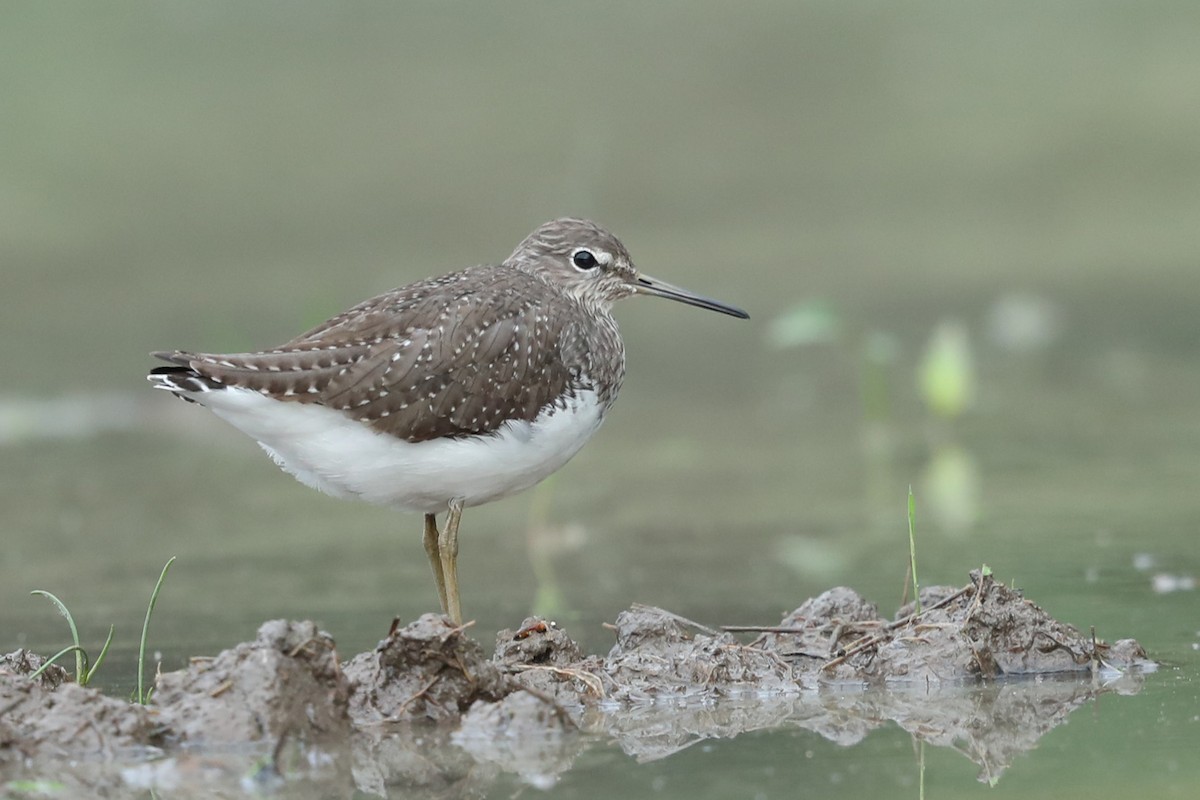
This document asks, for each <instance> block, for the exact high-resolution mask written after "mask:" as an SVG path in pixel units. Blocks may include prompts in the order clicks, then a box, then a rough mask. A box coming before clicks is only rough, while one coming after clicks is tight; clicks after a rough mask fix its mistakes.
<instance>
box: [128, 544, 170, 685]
mask: <svg viewBox="0 0 1200 800" xmlns="http://www.w3.org/2000/svg"><path fill="white" fill-rule="evenodd" d="M174 563H175V556H171V557H170V558H169V559H167V563H166V564H164V565H163V568H162V572H161V573H160V574H159V576H158V583H156V584H154V592H153V593H152V594H151V595H150V605H148V606H146V620H145V622H143V623H142V638H141V641H140V642H139V643H138V677H137V702H138V704H139V705H145V704H146V703H147V702H149V700H150V692H147V691H146V690H145V686H146V683H145V669H146V635H147V634H148V633H149V631H150V617H151V615H152V614H154V606H155V604H156V603H158V593H159V591H161V590H162V585H163V581H165V580H166V579H167V570H169V569H170V568H171V565H172V564H174ZM151 691H153V690H151Z"/></svg>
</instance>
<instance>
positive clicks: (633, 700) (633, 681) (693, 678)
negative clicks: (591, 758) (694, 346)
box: [0, 573, 1150, 796]
mask: <svg viewBox="0 0 1200 800" xmlns="http://www.w3.org/2000/svg"><path fill="white" fill-rule="evenodd" d="M921 605H922V613H920V614H916V613H915V607H907V608H904V609H901V610H900V612H899V613H898V614H897V615H896V616H895V617H894V618H892V619H885V618H883V617H881V616H880V615H879V613H878V611H877V610H876V608H875V606H873V605H872V604H870V603H868V602H866V601H865V600H864V599H862V598H861V597H859V596H858V595H857V594H856V593H854V592H853V591H852V590H849V589H845V588H838V589H832V590H830V591H828V592H825V593H824V594H822V595H820V596H819V597H816V598H813V599H811V600H808V601H807V602H805V603H804V604H802V605H801V606H800V607H799V608H797V609H796V610H795V611H793V612H792V613H791V614H788V615H787V616H786V617H784V618H783V619H782V620H780V621H779V622H778V623H776V624H771V625H767V626H753V627H741V628H731V629H724V630H722V629H718V628H712V627H709V626H706V625H703V624H700V623H698V622H694V621H691V620H687V619H684V618H682V617H680V616H677V615H675V614H672V613H670V612H668V611H665V610H663V609H658V608H651V607H646V606H634V607H633V608H631V609H629V610H628V611H625V612H623V613H622V614H620V615H619V616H618V618H617V620H616V623H615V625H613V626H611V627H612V628H613V631H614V634H615V644H614V645H613V647H612V649H611V650H610V651H609V652H608V653H607V654H606V655H603V656H600V655H585V654H584V653H582V652H581V651H580V649H579V647H578V646H577V645H576V644H575V642H574V641H572V640H571V639H570V638H569V636H568V635H567V633H566V632H565V631H563V630H561V629H559V628H558V627H557V626H555V625H554V624H553V623H551V622H547V621H545V620H541V619H536V618H533V619H528V620H525V622H524V623H523V624H522V626H521V627H520V628H517V629H513V630H505V631H501V632H500V633H499V634H498V636H497V638H496V646H495V649H494V651H493V653H492V655H490V656H488V655H487V654H486V653H485V651H484V649H483V647H482V646H481V645H480V644H479V643H477V642H476V641H474V640H473V639H472V638H470V636H469V635H468V634H469V633H470V628H469V626H464V627H456V626H454V625H452V624H451V623H450V622H449V621H448V620H447V619H446V618H444V617H441V616H437V615H432V614H427V615H425V616H422V617H421V618H420V619H418V620H416V621H415V622H412V623H409V624H408V625H404V626H401V625H400V624H398V623H393V625H392V627H391V629H390V630H389V632H388V634H387V636H386V637H385V638H384V639H383V640H382V641H381V642H380V643H379V645H378V646H377V647H376V648H375V649H374V650H373V651H370V652H367V653H361V654H359V655H357V656H354V657H353V658H351V659H349V660H348V661H345V662H342V661H341V659H340V657H339V654H338V653H337V650H336V648H335V645H334V641H333V639H332V638H331V637H330V636H329V635H328V634H326V633H324V632H322V631H320V630H318V628H317V626H316V625H315V624H314V623H311V622H285V621H282V620H279V621H273V622H268V623H266V624H264V625H263V626H262V627H261V628H260V629H259V632H258V635H257V637H256V638H255V640H254V641H252V642H246V643H243V644H240V645H238V646H236V647H234V648H232V649H230V650H226V651H224V652H222V653H221V654H219V655H218V656H216V657H214V658H197V659H193V661H192V663H191V664H190V665H189V666H188V668H187V669H184V670H180V671H177V672H172V673H167V674H164V675H162V676H160V678H159V680H158V684H157V687H156V692H155V694H154V698H153V703H152V704H151V705H148V706H137V705H131V704H129V703H126V702H124V701H121V700H117V699H114V698H109V697H105V696H104V695H102V694H100V693H98V692H96V691H94V690H91V689H84V688H81V687H79V686H76V685H74V684H73V683H70V682H69V681H68V680H67V675H66V673H65V672H64V671H63V670H61V669H58V668H51V669H50V670H47V671H46V672H45V673H43V674H42V676H40V677H39V678H38V679H37V680H30V678H29V677H28V676H29V675H30V674H31V673H32V672H33V671H34V670H36V669H37V667H38V666H39V665H40V663H41V662H40V659H39V658H38V657H36V656H33V655H31V654H28V653H25V652H23V651H17V652H16V653H12V654H9V655H8V656H4V657H3V658H2V659H0V777H7V776H12V775H39V774H43V773H44V771H45V770H47V769H52V770H53V771H54V774H55V775H56V776H59V779H61V776H62V775H63V774H64V760H66V759H70V760H71V767H70V768H69V769H65V774H67V775H68V776H73V777H68V778H67V782H68V784H69V785H72V786H78V787H80V788H83V787H87V788H88V789H89V790H91V791H94V790H95V789H96V788H97V787H100V786H105V787H110V788H114V790H115V788H119V787H124V788H126V789H134V788H137V787H142V788H155V787H157V788H166V787H168V786H170V787H173V788H176V789H178V788H179V787H180V786H183V787H194V788H195V789H196V791H197V793H198V794H201V793H204V792H206V791H209V790H212V789H214V788H215V787H218V786H225V785H229V784H236V785H238V786H241V787H242V788H243V789H245V788H247V787H250V788H253V787H259V788H263V787H270V786H271V785H273V784H274V783H278V782H284V781H286V782H287V783H288V785H289V792H298V793H300V794H303V791H302V790H303V787H305V786H311V787H312V789H313V791H314V793H315V794H317V795H321V796H341V795H342V794H346V795H347V796H349V795H350V794H352V793H353V791H355V790H357V791H366V792H370V793H373V794H377V795H381V796H386V795H387V794H388V793H389V788H391V789H396V790H399V789H403V790H404V791H405V792H413V791H427V792H429V793H430V794H435V795H438V796H443V795H449V796H455V795H457V794H464V795H471V794H477V793H480V792H481V791H484V790H486V787H487V785H488V784H489V783H490V782H492V781H494V780H496V778H497V776H499V775H501V774H504V773H508V774H513V775H517V776H519V780H520V781H521V782H523V783H528V784H532V785H535V786H546V785H550V784H552V783H553V782H554V780H555V779H556V776H557V775H559V774H561V773H562V772H563V771H565V770H566V769H569V768H570V766H571V764H572V763H573V762H574V760H575V758H576V757H577V756H578V755H579V753H581V752H583V751H584V750H586V749H587V747H589V746H591V745H592V744H594V743H595V742H596V741H602V740H605V739H608V740H615V741H617V742H618V743H619V744H620V746H621V747H622V749H624V750H625V752H627V753H629V754H630V755H632V756H634V757H636V758H639V759H642V760H647V759H654V758H662V757H664V756H667V755H670V754H671V753H673V752H675V751H678V750H680V749H682V748H684V747H688V746H690V745H691V744H694V743H695V742H697V741H701V740H704V739H708V738H716V737H730V736H735V735H737V734H739V733H741V732H744V731H748V730H757V729H763V728H781V727H799V728H805V729H808V730H811V731H814V732H816V733H819V734H820V735H821V736H824V737H825V738H827V739H830V740H833V741H837V742H839V743H842V744H852V743H854V742H856V741H859V740H860V739H862V738H863V737H865V736H866V735H867V734H868V733H869V732H870V731H871V730H873V729H874V728H875V727H878V726H879V725H881V724H885V723H886V722H887V721H889V720H891V721H894V722H895V723H896V724H898V725H899V726H901V727H902V728H904V729H905V730H909V731H910V732H912V733H913V735H914V736H916V737H918V738H920V739H922V740H923V741H926V742H928V743H931V744H935V745H936V744H942V743H953V742H961V741H970V742H971V743H972V748H971V750H970V751H969V752H966V753H965V754H966V755H967V756H968V757H969V758H971V759H972V760H973V761H975V762H976V763H977V764H979V765H980V769H981V773H980V774H981V778H982V779H986V780H995V779H996V778H997V777H998V776H999V775H1000V774H1001V773H1002V772H1003V771H1004V769H1005V768H1007V766H1008V765H1009V764H1010V763H1011V761H1012V759H1013V758H1014V756H1015V755H1016V754H1018V753H1020V752H1024V751H1025V750H1027V749H1028V748H1030V747H1032V746H1033V744H1034V743H1035V742H1036V741H1037V739H1038V738H1039V737H1040V736H1041V735H1043V734H1044V733H1045V732H1046V731H1048V730H1050V729H1052V728H1053V727H1055V726H1056V725H1058V724H1061V722H1062V721H1063V720H1065V718H1066V716H1067V715H1068V714H1069V713H1070V711H1071V710H1073V709H1074V708H1076V707H1078V706H1079V705H1081V704H1083V703H1086V702H1088V701H1089V700H1091V699H1092V698H1094V697H1095V696H1096V695H1097V694H1100V693H1104V692H1112V691H1117V692H1123V693H1130V692H1134V691H1137V689H1138V687H1140V681H1141V680H1142V675H1141V672H1142V670H1141V669H1140V668H1142V667H1145V666H1148V665H1149V663H1150V662H1149V661H1148V660H1147V659H1146V656H1145V653H1144V652H1143V651H1142V649H1141V648H1140V647H1139V646H1138V645H1137V643H1136V642H1134V641H1133V640H1128V639H1127V640H1121V641H1118V642H1116V643H1114V644H1111V645H1109V644H1106V643H1104V642H1102V641H1100V640H1098V639H1095V638H1093V636H1092V635H1091V634H1084V633H1081V632H1080V631H1078V630H1077V629H1075V628H1073V627H1071V626H1069V625H1066V624H1064V623H1061V622H1059V621H1057V620H1055V619H1054V618H1052V617H1051V616H1050V615H1049V614H1047V613H1046V612H1045V611H1043V610H1042V609H1041V608H1039V607H1038V606H1037V605H1035V604H1033V603H1031V602H1029V601H1028V600H1025V599H1024V598H1023V597H1022V596H1021V594H1020V592H1017V591H1015V590H1013V589H1010V588H1008V587H1005V586H1004V585H1002V584H1000V583H997V582H995V581H994V580H993V579H992V578H991V577H990V576H983V575H980V574H979V573H972V575H971V580H970V582H969V583H968V584H967V585H965V586H963V587H935V588H930V589H926V590H924V591H923V592H922V603H921ZM1030 675H1037V676H1040V677H1041V678H1042V680H1039V681H1037V682H1033V681H1024V680H1021V678H1023V677H1027V676H1030ZM1047 676H1055V677H1058V678H1059V680H1046V679H1045V678H1046V677H1047ZM1081 677H1082V678H1084V679H1085V680H1080V678H1081ZM935 690H936V691H935ZM200 753H203V754H204V755H203V756H200V755H197V754H200ZM185 796H186V794H185Z"/></svg>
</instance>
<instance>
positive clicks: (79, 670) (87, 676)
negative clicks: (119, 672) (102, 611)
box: [30, 589, 113, 686]
mask: <svg viewBox="0 0 1200 800" xmlns="http://www.w3.org/2000/svg"><path fill="white" fill-rule="evenodd" d="M30 594H35V595H40V596H41V597H44V598H46V599H47V600H49V601H50V602H51V603H53V604H54V605H55V607H56V608H57V609H58V613H59V614H62V615H63V618H65V619H66V620H67V625H68V626H70V628H71V641H72V642H73V644H71V645H70V646H69V647H65V648H63V649H62V650H60V651H58V652H57V653H55V654H54V656H53V657H52V658H50V659H49V660H48V661H47V662H46V663H45V664H43V665H42V666H41V667H40V668H39V669H38V670H37V671H36V672H34V673H33V674H32V675H31V676H30V677H31V678H36V677H38V676H39V675H41V674H42V672H43V671H44V670H45V669H46V668H47V667H49V666H50V665H51V664H53V663H54V662H55V661H57V660H58V659H59V658H60V657H61V656H64V655H66V654H67V653H70V652H72V651H74V653H75V682H76V683H78V684H79V685H80V686H87V685H88V684H89V683H91V682H92V676H93V675H95V674H96V670H98V669H100V665H101V664H102V663H104V657H105V656H106V655H108V646H109V645H110V644H112V637H113V626H112V625H109V626H108V638H107V639H105V640H104V646H103V647H102V648H100V655H98V656H96V663H94V664H91V665H90V667H89V665H88V660H89V659H88V654H87V650H84V649H83V645H81V644H80V643H79V628H78V627H77V626H76V625H75V618H74V617H72V616H71V611H70V609H68V608H67V606H66V604H65V603H64V602H63V601H62V600H59V599H58V598H57V597H55V596H54V595H53V594H51V593H50V592H47V591H45V590H43V589H34V590H33V591H32V592H30Z"/></svg>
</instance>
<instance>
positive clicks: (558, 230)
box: [504, 217, 750, 319]
mask: <svg viewBox="0 0 1200 800" xmlns="http://www.w3.org/2000/svg"><path fill="white" fill-rule="evenodd" d="M504 263H505V264H506V265H507V266H511V267H516V268H517V269H521V270H524V271H526V272H529V273H532V274H534V275H537V276H538V277H540V278H542V279H543V280H545V281H547V282H549V283H551V284H553V285H555V286H558V287H560V288H562V290H563V291H565V292H567V293H568V294H570V295H572V296H574V297H575V298H576V299H578V300H579V301H580V302H581V303H583V304H584V305H587V306H592V307H597V308H601V309H603V310H605V311H607V310H609V309H610V308H611V307H612V304H613V303H614V302H616V301H617V300H620V299H621V298H624V297H630V296H632V295H635V294H648V295H654V296H656V297H666V298H668V299H670V300H678V301H679V302H681V303H687V304H688V305H693V306H697V307H699V308H707V309H709V310H710V311H719V312H720V313H722V314H729V315H730V316H734V317H739V318H741V319H749V318H750V315H749V314H747V313H746V312H745V311H742V310H741V309H740V308H736V307H735V306H731V305H728V304H726V303H722V302H719V301H717V300H713V299H710V298H708V297H703V296H702V295H698V294H695V293H694V292H690V291H688V290H687V289H681V288H680V287H678V286H672V285H671V284H669V283H667V282H665V281H660V280H658V279H656V278H651V277H650V276H648V275H642V274H641V273H639V272H638V269H637V267H635V266H634V265H633V259H632V258H630V256H629V251H628V250H626V249H625V245H623V244H621V242H620V240H619V239H617V237H616V236H613V235H612V234H611V233H609V232H608V231H606V230H605V229H604V228H601V227H600V226H599V225H597V224H596V223H594V222H592V221H591V220H586V219H576V218H574V217H563V218H562V219H556V220H551V221H550V222H547V223H545V224H544V225H542V226H540V227H539V228H538V229H537V230H535V231H534V232H533V233H531V234H529V235H528V236H527V237H525V240H524V241H523V242H521V243H520V244H519V245H517V249H516V250H514V251H513V254H512V255H511V256H509V257H508V259H506V260H505V262H504Z"/></svg>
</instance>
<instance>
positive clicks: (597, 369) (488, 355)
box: [147, 217, 749, 625]
mask: <svg viewBox="0 0 1200 800" xmlns="http://www.w3.org/2000/svg"><path fill="white" fill-rule="evenodd" d="M635 295H649V296H655V297H661V298H667V299H670V300H675V301H678V302H681V303H685V304H688V305H691V306H696V307H698V308H703V309H708V310H710V311H716V312H719V313H722V314H727V315H730V316H733V317H738V318H741V319H749V315H748V314H747V313H746V312H745V311H743V310H742V309H740V308H737V307H735V306H732V305H728V304H726V303H722V302H720V301H717V300H713V299H711V298H708V297H704V296H702V295H698V294H695V293H693V292H690V291H688V290H686V289H682V288H680V287H678V286H674V285H672V284H669V283H666V282H664V281H661V280H658V279H656V278H651V277H649V276H646V275H643V274H641V273H640V272H639V271H638V269H637V267H636V266H634V263H633V260H632V258H631V257H630V255H629V251H628V250H626V248H625V246H624V245H623V244H621V242H620V241H619V240H618V239H617V238H616V237H615V236H614V235H613V234H611V233H609V232H608V231H607V230H605V229H604V228H602V227H600V226H599V225H597V224H596V223H595V222H592V221H590V220H586V219H580V218H574V217H564V218H560V219H555V220H551V221H549V222H546V223H545V224H543V225H541V226H539V227H538V228H537V229H536V230H534V231H533V232H532V233H530V234H529V235H528V236H527V237H525V239H524V240H522V241H521V243H520V244H519V245H517V247H516V249H515V250H514V251H513V252H512V254H511V255H510V256H509V257H508V258H506V259H505V260H504V261H502V262H500V263H499V264H493V265H485V266H476V267H470V268H468V269H464V270H461V271H458V272H452V273H450V274H447V275H442V276H441V277H434V278H429V279H426V280H421V281H418V282H416V283H412V284H409V285H406V286H401V287H399V288H397V289H393V290H392V291H389V292H385V293H383V294H381V295H378V296H376V297H372V298H371V299H369V300H365V301H363V302H361V303H359V304H358V305H356V306H354V307H352V308H350V309H349V310H347V311H344V312H342V313H341V314H338V315H337V316H334V317H332V318H330V319H329V320H327V321H325V322H322V323H321V324H320V325H317V326H316V327H315V328H313V329H312V330H309V331H308V332H306V333H302V334H301V335H299V336H297V337H296V338H294V339H292V340H291V341H288V342H286V343H284V344H282V345H280V346H278V347H275V348H273V349H269V350H261V351H256V352H245V353H201V352H192V351H188V350H170V351H161V352H155V353H152V354H151V355H152V356H154V357H156V358H159V359H161V360H163V361H165V362H167V363H168V366H159V367H157V368H154V369H153V370H151V372H150V373H149V375H148V376H147V378H148V380H149V381H150V383H151V384H152V386H153V387H154V388H155V389H162V390H165V391H167V392H170V393H172V394H174V395H176V396H178V397H180V398H182V399H184V400H187V401H189V402H192V403H197V404H199V405H201V406H204V407H207V408H208V409H209V410H211V411H212V412H213V413H214V414H216V415H217V416H218V417H220V418H221V419H223V420H225V421H226V422H228V423H229V424H231V425H233V427H235V428H237V429H238V430H240V431H242V432H243V433H245V434H247V435H249V436H250V437H251V438H253V439H254V440H256V441H257V442H258V444H259V445H260V446H261V447H262V449H263V450H265V451H266V452H267V454H268V455H270V457H271V458H272V459H273V460H274V461H275V463H276V464H277V465H278V466H279V467H281V468H282V469H283V470H284V471H285V472H287V473H289V474H291V475H292V476H293V477H295V478H296V479H297V480H299V481H300V482H301V483H303V484H306V485H307V486H310V487H313V488H315V489H318V490H320V491H322V492H325V493H326V494H329V495H333V496H335V497H340V498H350V499H359V500H364V501H366V502H368V503H371V504H375V505H380V506H387V507H391V508H395V509H399V510H405V511H410V512H420V513H422V514H424V522H425V524H424V531H423V536H422V541H423V545H424V549H425V553H426V556H427V558H428V559H429V563H430V567H431V568H432V570H433V574H434V580H435V583H436V584H437V593H438V600H439V602H440V604H441V610H442V612H443V613H444V614H446V615H447V616H449V617H450V619H452V620H453V621H454V623H455V624H456V625H461V624H462V604H461V600H460V596H459V584H458V551H459V546H458V534H459V524H460V520H461V518H462V513H463V509H465V508H469V507H473V506H477V505H481V504H483V503H488V502H491V501H493V500H497V499H500V498H502V497H507V496H509V495H512V494H515V493H517V492H520V491H523V490H525V489H528V488H530V487H532V486H534V485H535V484H537V483H538V482H540V481H542V480H543V479H545V478H546V477H548V476H549V475H550V474H551V473H553V472H555V471H556V470H558V469H559V468H561V467H562V466H563V465H564V464H566V463H567V461H569V460H570V459H571V457H572V456H574V455H575V454H576V453H577V452H578V451H579V449H580V448H581V447H582V446H583V445H584V443H585V442H587V441H588V440H589V439H590V438H591V437H592V435H593V434H594V433H595V432H596V430H597V428H599V426H600V424H601V422H602V421H603V420H604V418H605V416H606V414H607V413H608V411H609V409H610V408H611V407H612V405H613V402H614V401H615V400H616V398H617V394H618V392H619V391H620V389H621V385H622V382H623V380H624V377H625V347H624V344H623V342H622V339H621V335H620V332H619V331H618V328H617V323H616V320H615V319H614V318H613V315H612V311H613V304H614V303H615V302H616V301H618V300H622V299H624V298H627V297H632V296H635ZM439 514H445V522H444V524H443V526H442V527H441V528H440V529H439V528H438V524H437V516H438V515H439Z"/></svg>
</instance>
